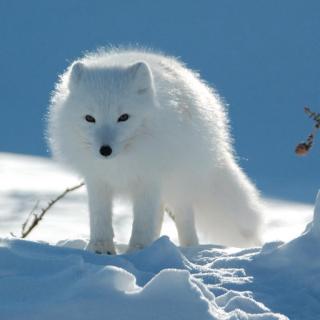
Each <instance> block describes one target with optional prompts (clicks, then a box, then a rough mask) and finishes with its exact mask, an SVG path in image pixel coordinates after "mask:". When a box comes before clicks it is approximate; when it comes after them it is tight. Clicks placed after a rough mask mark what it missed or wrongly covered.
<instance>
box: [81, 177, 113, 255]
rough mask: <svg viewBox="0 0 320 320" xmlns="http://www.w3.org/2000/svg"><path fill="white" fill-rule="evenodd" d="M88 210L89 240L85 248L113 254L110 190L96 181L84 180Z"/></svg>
mask: <svg viewBox="0 0 320 320" xmlns="http://www.w3.org/2000/svg"><path fill="white" fill-rule="evenodd" d="M86 186H87V190H88V198H89V211H90V241H89V244H88V246H87V249H88V250H90V251H94V252H96V253H106V254H115V253H116V250H115V247H114V243H113V237H114V233H113V228H112V192H111V190H109V188H108V187H107V186H105V185H104V184H100V183H97V181H86Z"/></svg>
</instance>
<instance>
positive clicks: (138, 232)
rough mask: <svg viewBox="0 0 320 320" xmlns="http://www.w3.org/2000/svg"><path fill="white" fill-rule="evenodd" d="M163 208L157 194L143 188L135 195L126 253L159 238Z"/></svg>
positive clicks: (151, 189)
mask: <svg viewBox="0 0 320 320" xmlns="http://www.w3.org/2000/svg"><path fill="white" fill-rule="evenodd" d="M162 220H163V208H162V205H161V200H160V197H159V193H158V192H155V190H154V189H153V188H152V187H151V188H145V189H144V190H143V191H142V190H140V191H138V192H136V193H135V195H134V199H133V225H132V233H131V239H130V243H129V248H128V252H132V251H136V250H137V249H142V248H144V247H145V246H147V245H149V244H151V243H152V242H153V241H154V240H155V239H157V238H159V236H160V231H161V226H162Z"/></svg>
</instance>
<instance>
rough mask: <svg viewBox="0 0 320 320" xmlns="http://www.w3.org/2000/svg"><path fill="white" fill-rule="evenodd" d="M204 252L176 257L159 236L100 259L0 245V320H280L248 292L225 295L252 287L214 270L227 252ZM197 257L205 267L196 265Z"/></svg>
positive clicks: (38, 246)
mask: <svg viewBox="0 0 320 320" xmlns="http://www.w3.org/2000/svg"><path fill="white" fill-rule="evenodd" d="M208 248H209V247H208V246H199V247H195V248H191V249H184V250H180V249H179V248H177V247H176V246H175V245H174V244H173V243H171V242H170V241H169V239H168V238H167V237H162V238H160V239H159V240H158V241H156V242H154V243H153V244H152V245H151V246H150V247H149V248H146V249H145V250H142V251H140V252H137V253H133V254H126V255H118V256H106V255H96V254H93V253H90V252H86V251H84V250H79V249H73V248H67V247H59V246H52V245H48V244H45V243H36V242H30V241H24V240H16V239H2V240H1V242H0V276H1V277H0V314H1V316H2V319H26V320H28V319H57V318H59V319H94V320H95V319H105V318H110V319H128V318H133V319H190V320H191V319H286V317H285V316H281V315H279V314H276V313H273V312H271V311H270V309H269V308H267V307H266V306H265V305H264V304H263V303H262V302H258V301H256V300H255V299H254V297H253V293H252V292H247V291H241V290H238V291H234V290H229V289H228V286H229V285H230V284H231V283H233V282H237V283H238V284H240V283H241V282H242V284H243V285H244V284H246V286H248V285H249V284H250V283H252V281H253V280H252V279H251V278H250V277H249V276H246V275H245V272H246V271H244V270H243V271H241V272H235V270H234V266H231V267H230V266H228V265H225V266H224V268H223V269H219V268H216V267H213V265H214V262H215V261H219V259H225V258H226V257H227V256H226V251H225V250H226V249H222V248H219V249H217V248H215V247H213V246H211V247H210V249H209V250H208ZM182 251H184V253H182ZM256 251H257V252H258V249H257V250H256ZM188 255H189V256H190V257H189V258H188ZM203 255H206V256H207V257H208V259H209V260H210V261H211V262H210V263H208V264H205V265H203V264H202V263H201V262H200V263H197V260H198V259H200V260H201V257H202V256H203ZM237 256H238V258H239V259H241V258H243V257H242V255H241V254H240V252H239V253H237ZM245 256H246V254H245ZM229 258H230V259H231V260H232V259H233V258H234V254H231V255H229ZM191 260H192V262H191ZM241 277H242V278H245V280H244V281H236V279H240V278H241ZM232 279H233V280H234V281H233V280H232ZM250 279H251V280H250ZM208 280H209V281H208ZM239 289H241V288H239ZM243 289H247V288H243Z"/></svg>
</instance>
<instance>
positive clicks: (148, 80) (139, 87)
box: [129, 62, 153, 94]
mask: <svg viewBox="0 0 320 320" xmlns="http://www.w3.org/2000/svg"><path fill="white" fill-rule="evenodd" d="M129 72H130V75H131V76H132V79H133V83H134V88H135V90H136V92H137V93H138V94H143V93H145V92H146V91H148V90H149V89H150V88H152V83H153V81H152V72H151V70H150V68H149V66H148V65H147V64H146V63H145V62H136V63H135V64H133V65H132V66H130V67H129Z"/></svg>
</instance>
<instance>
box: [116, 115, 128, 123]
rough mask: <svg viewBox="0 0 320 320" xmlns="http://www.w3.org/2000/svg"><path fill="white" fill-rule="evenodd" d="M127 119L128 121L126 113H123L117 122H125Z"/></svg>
mask: <svg viewBox="0 0 320 320" xmlns="http://www.w3.org/2000/svg"><path fill="white" fill-rule="evenodd" d="M128 119H129V115H128V114H127V113H124V114H122V115H121V116H120V117H119V119H118V122H123V121H127V120H128Z"/></svg>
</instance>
